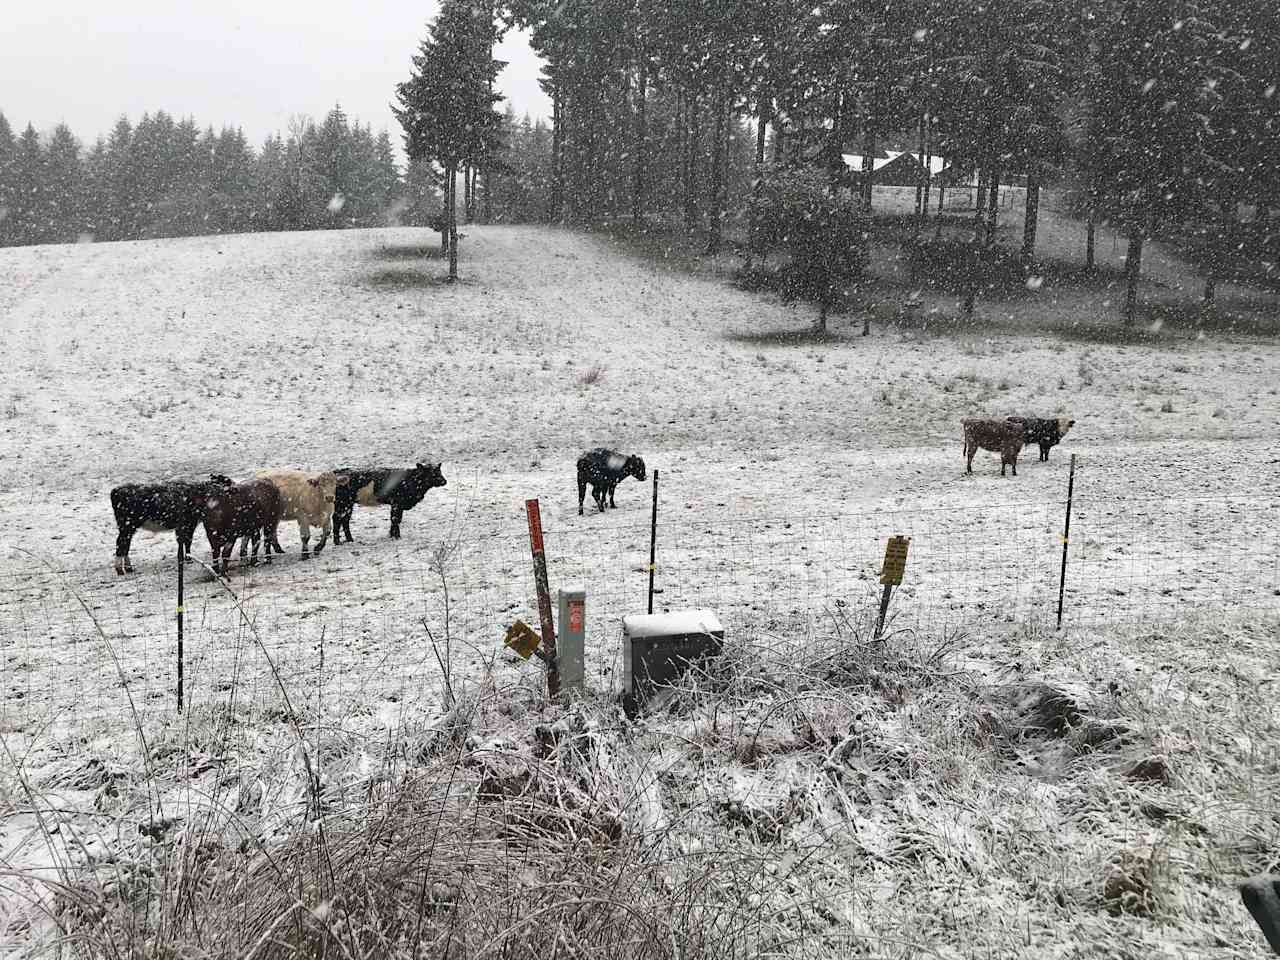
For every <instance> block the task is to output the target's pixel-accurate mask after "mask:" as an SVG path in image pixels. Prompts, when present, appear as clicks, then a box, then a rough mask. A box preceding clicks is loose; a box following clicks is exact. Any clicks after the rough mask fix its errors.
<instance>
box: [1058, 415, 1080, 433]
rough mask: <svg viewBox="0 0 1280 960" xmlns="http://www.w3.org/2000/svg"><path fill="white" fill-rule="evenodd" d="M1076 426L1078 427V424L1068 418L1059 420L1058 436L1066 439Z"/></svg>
mask: <svg viewBox="0 0 1280 960" xmlns="http://www.w3.org/2000/svg"><path fill="white" fill-rule="evenodd" d="M1075 425H1076V422H1075V421H1074V420H1070V419H1068V418H1067V417H1059V418H1058V435H1059V436H1062V437H1065V436H1066V435H1067V431H1068V430H1070V429H1071V428H1072V427H1074V426H1075Z"/></svg>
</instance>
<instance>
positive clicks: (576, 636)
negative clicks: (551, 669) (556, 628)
mask: <svg viewBox="0 0 1280 960" xmlns="http://www.w3.org/2000/svg"><path fill="white" fill-rule="evenodd" d="M558 596H559V600H560V603H559V606H560V611H559V612H560V616H559V618H558V622H559V624H560V636H559V637H558V638H557V640H556V661H557V665H558V666H559V668H560V686H561V687H564V688H568V687H577V688H579V689H581V688H582V684H583V682H584V681H585V679H586V674H587V663H586V639H587V591H586V590H584V589H583V588H582V587H566V588H564V589H563V590H560V591H559V593H558Z"/></svg>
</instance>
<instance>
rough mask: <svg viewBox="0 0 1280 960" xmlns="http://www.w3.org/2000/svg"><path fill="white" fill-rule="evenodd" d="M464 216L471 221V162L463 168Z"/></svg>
mask: <svg viewBox="0 0 1280 960" xmlns="http://www.w3.org/2000/svg"><path fill="white" fill-rule="evenodd" d="M462 216H463V218H464V220H465V221H466V222H467V223H470V222H471V164H469V163H468V164H465V165H464V166H463V168H462Z"/></svg>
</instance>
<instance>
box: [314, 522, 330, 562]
mask: <svg viewBox="0 0 1280 960" xmlns="http://www.w3.org/2000/svg"><path fill="white" fill-rule="evenodd" d="M330 528H331V525H330V523H329V518H328V517H325V518H324V526H323V527H321V528H320V542H319V543H317V544H316V556H317V557H318V556H320V551H321V550H323V549H324V545H325V544H326V543H328V542H329V531H330Z"/></svg>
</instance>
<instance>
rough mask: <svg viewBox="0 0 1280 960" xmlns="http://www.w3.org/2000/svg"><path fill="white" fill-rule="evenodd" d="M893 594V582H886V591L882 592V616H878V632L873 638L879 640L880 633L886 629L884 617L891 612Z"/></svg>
mask: <svg viewBox="0 0 1280 960" xmlns="http://www.w3.org/2000/svg"><path fill="white" fill-rule="evenodd" d="M892 595H893V584H891V583H886V584H885V585H884V591H883V592H882V593H881V594H880V616H879V617H877V618H876V632H875V635H874V636H873V637H872V639H873V640H879V639H880V634H881V632H883V630H884V617H885V614H886V613H888V612H889V597H890V596H892Z"/></svg>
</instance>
